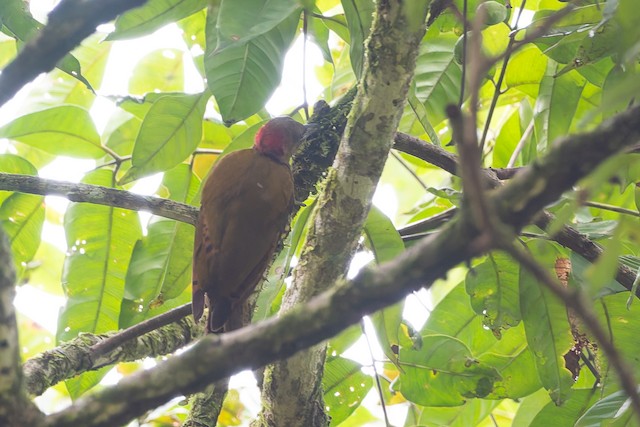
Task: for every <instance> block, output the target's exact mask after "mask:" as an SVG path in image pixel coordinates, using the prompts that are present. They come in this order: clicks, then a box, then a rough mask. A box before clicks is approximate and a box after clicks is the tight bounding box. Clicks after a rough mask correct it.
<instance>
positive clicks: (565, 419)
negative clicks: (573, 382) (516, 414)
mask: <svg viewBox="0 0 640 427" xmlns="http://www.w3.org/2000/svg"><path fill="white" fill-rule="evenodd" d="M597 397H598V392H597V391H596V390H595V389H593V390H584V389H583V390H575V391H574V392H573V395H572V397H571V399H569V400H567V401H566V402H565V403H564V404H563V405H560V406H558V405H556V404H555V403H553V402H550V403H548V404H547V405H546V406H545V407H544V408H542V410H541V411H540V412H538V414H537V415H536V416H535V418H534V419H533V420H532V421H531V424H529V427H549V426H573V425H575V423H576V421H577V420H578V418H580V416H581V415H582V414H583V413H584V411H585V409H587V408H588V407H589V405H590V404H593V403H594V402H595V400H596V398H597ZM599 425H600V424H599Z"/></svg>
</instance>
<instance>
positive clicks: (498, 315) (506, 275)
mask: <svg viewBox="0 0 640 427" xmlns="http://www.w3.org/2000/svg"><path fill="white" fill-rule="evenodd" d="M465 286H466V289H467V293H468V294H469V296H470V297H471V306H472V307H473V310H474V311H475V312H476V313H477V314H479V315H482V316H483V324H484V326H486V327H488V328H489V329H491V331H492V332H493V333H494V334H495V335H496V337H500V336H501V333H502V332H501V331H502V330H503V329H508V328H510V327H513V326H516V325H517V324H518V323H520V319H521V316H520V300H519V295H518V264H517V263H515V262H514V261H513V260H512V259H511V258H510V257H509V256H507V255H506V254H504V253H502V252H494V253H492V254H491V255H489V257H488V259H487V260H486V261H485V262H483V263H482V264H479V265H476V266H474V267H473V269H471V270H469V273H467V278H466V280H465Z"/></svg>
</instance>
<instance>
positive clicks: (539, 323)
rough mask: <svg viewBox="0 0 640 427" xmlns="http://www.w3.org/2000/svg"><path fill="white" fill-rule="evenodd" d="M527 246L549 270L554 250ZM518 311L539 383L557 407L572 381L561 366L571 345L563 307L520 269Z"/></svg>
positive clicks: (566, 370)
mask: <svg viewBox="0 0 640 427" xmlns="http://www.w3.org/2000/svg"><path fill="white" fill-rule="evenodd" d="M536 243H537V244H538V245H540V246H539V247H538V246H536V245H531V248H532V249H534V250H535V253H536V254H537V258H538V262H541V263H542V264H543V265H545V266H547V267H548V268H549V270H550V271H552V268H553V266H554V265H555V250H554V249H553V247H551V245H550V244H547V245H544V246H543V242H536ZM520 310H521V313H522V320H523V322H524V326H525V331H526V334H527V342H528V343H529V348H530V349H531V351H532V352H533V354H534V357H535V362H536V366H537V370H538V375H539V377H540V381H541V382H542V384H543V385H544V387H545V388H546V389H547V390H549V394H550V396H551V400H552V401H554V402H555V403H556V404H557V405H560V404H562V403H563V402H565V401H567V400H568V398H569V395H570V393H571V386H572V385H573V379H572V377H571V373H570V372H569V370H568V369H566V368H565V366H564V358H563V355H564V354H565V353H567V352H568V351H569V349H571V347H572V346H573V337H572V335H571V330H570V327H569V321H568V319H567V310H566V307H565V306H564V304H562V302H560V301H559V300H558V298H557V297H556V296H555V295H553V294H552V293H551V291H549V290H548V289H547V288H546V287H545V286H544V285H542V284H541V283H539V282H538V281H537V280H536V279H535V278H534V277H533V276H532V275H531V273H529V271H528V270H525V269H524V268H523V267H521V268H520Z"/></svg>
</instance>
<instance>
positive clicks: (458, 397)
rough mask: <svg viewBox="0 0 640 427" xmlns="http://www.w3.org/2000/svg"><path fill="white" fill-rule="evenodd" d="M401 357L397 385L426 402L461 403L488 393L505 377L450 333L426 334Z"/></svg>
mask: <svg viewBox="0 0 640 427" xmlns="http://www.w3.org/2000/svg"><path fill="white" fill-rule="evenodd" d="M399 359H400V366H401V367H402V371H401V374H400V377H399V381H398V383H397V384H396V387H397V389H398V390H399V391H400V392H401V393H402V395H403V396H404V397H405V398H407V399H408V400H410V401H412V402H415V403H418V404H420V405H425V406H459V405H462V404H464V402H465V401H466V400H467V399H470V398H473V397H485V396H487V395H488V394H489V393H491V391H492V390H493V388H494V384H495V383H496V382H497V381H499V380H500V379H501V378H500V374H499V373H498V371H496V370H495V369H494V368H492V367H491V366H488V365H486V364H485V363H483V362H481V361H479V360H477V359H476V358H475V357H474V356H473V354H472V353H471V352H470V351H469V348H468V347H467V346H466V345H464V344H463V343H462V342H461V341H459V340H457V339H455V338H453V337H449V336H446V335H426V336H423V337H422V340H421V342H420V344H419V345H413V346H409V347H405V346H403V347H401V348H400V355H399Z"/></svg>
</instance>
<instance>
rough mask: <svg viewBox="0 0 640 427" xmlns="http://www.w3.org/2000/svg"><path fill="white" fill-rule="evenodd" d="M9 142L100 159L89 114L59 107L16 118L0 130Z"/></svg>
mask: <svg viewBox="0 0 640 427" xmlns="http://www.w3.org/2000/svg"><path fill="white" fill-rule="evenodd" d="M0 138H9V139H13V140H16V141H20V142H22V143H25V144H28V145H30V146H32V147H35V148H38V149H40V150H44V151H46V152H48V153H51V154H55V155H65V156H71V157H88V158H92V159H97V158H99V157H101V156H103V155H104V151H103V149H102V148H101V146H100V136H99V135H98V132H97V131H96V128H95V125H94V124H93V120H92V119H91V116H90V115H89V112H88V111H87V110H85V109H84V108H80V107H76V106H73V105H62V106H60V107H53V108H49V109H48V110H42V111H38V112H36V113H31V114H27V115H25V116H21V117H18V118H17V119H15V120H14V121H12V122H10V123H7V124H6V125H4V126H2V127H1V128H0Z"/></svg>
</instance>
